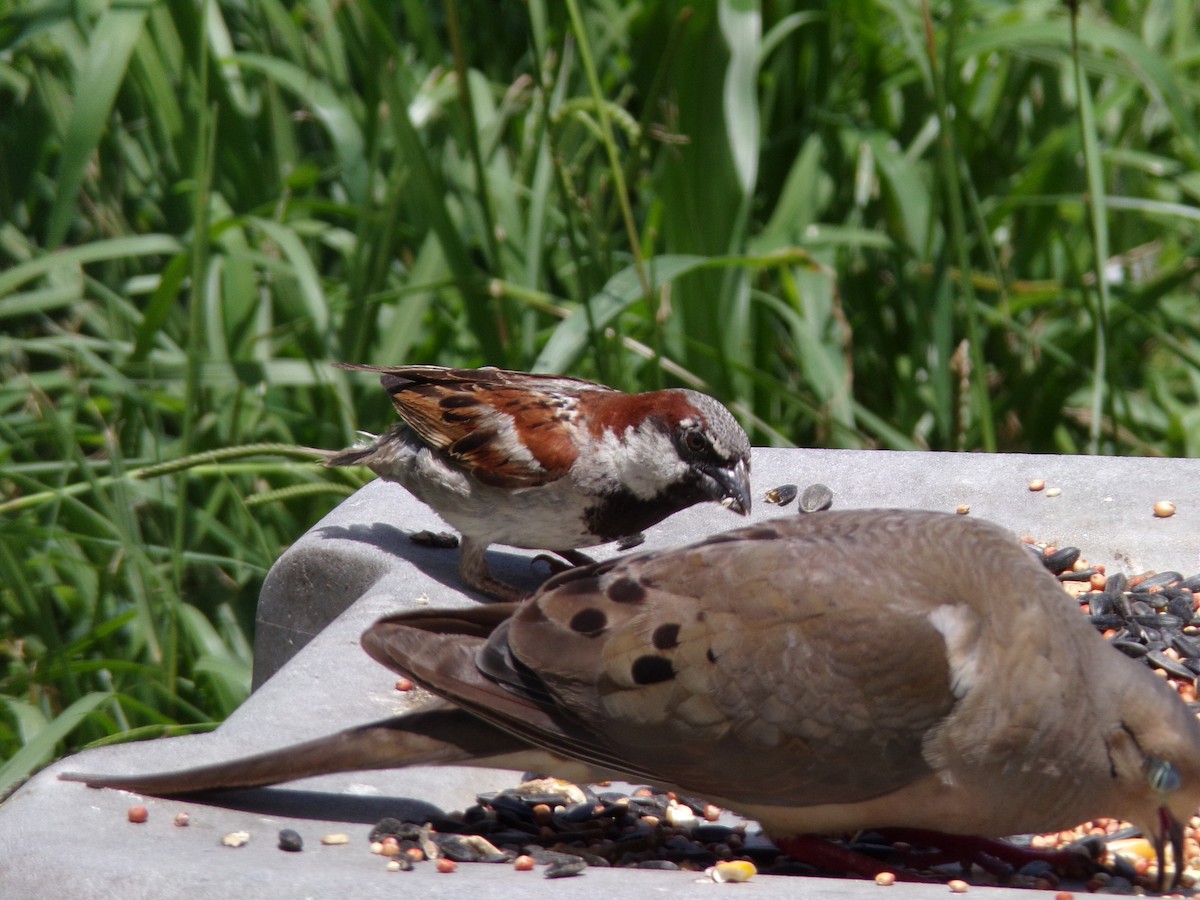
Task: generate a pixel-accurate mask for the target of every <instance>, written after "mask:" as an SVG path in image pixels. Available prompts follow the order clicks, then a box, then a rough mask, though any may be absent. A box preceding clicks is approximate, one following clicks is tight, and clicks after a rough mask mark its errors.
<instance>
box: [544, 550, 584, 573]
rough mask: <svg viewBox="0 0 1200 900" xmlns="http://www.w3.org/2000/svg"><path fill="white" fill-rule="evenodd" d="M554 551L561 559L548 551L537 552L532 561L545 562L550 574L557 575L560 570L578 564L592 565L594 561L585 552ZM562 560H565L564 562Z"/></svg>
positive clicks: (564, 570) (571, 567) (565, 569)
mask: <svg viewBox="0 0 1200 900" xmlns="http://www.w3.org/2000/svg"><path fill="white" fill-rule="evenodd" d="M554 553H555V555H557V556H560V557H562V559H555V558H554V557H553V556H551V555H550V554H549V553H539V554H538V555H537V556H535V557H534V558H533V562H535V563H545V564H546V568H548V569H549V570H550V574H551V575H558V574H559V573H561V572H566V571H567V570H568V569H574V568H578V567H579V566H590V565H594V564H595V562H596V561H595V560H594V559H592V558H591V557H590V556H588V555H587V554H586V553H580V552H579V551H578V550H555V551H554ZM563 560H566V561H565V562H564V561H563Z"/></svg>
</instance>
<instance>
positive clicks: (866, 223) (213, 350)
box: [0, 0, 1200, 789]
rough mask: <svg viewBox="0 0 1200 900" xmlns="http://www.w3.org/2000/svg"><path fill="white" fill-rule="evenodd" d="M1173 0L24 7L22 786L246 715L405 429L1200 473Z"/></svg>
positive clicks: (5, 611)
mask: <svg viewBox="0 0 1200 900" xmlns="http://www.w3.org/2000/svg"><path fill="white" fill-rule="evenodd" d="M1196 13H1197V8H1196V4H1195V3H1193V2H1185V0H1145V2H1141V3H1128V2H1114V3H1105V4H1100V3H1082V4H1080V5H1079V7H1078V9H1075V8H1074V7H1073V5H1070V4H1066V5H1064V4H1062V3H1058V2H1050V0H1027V2H1019V3H1007V2H1006V3H999V2H991V0H949V2H937V3H933V2H930V0H873V2H868V0H847V2H841V3H818V2H812V3H805V2H787V0H779V2H763V3H761V4H757V3H754V2H749V0H712V2H708V0H706V2H695V3H692V4H686V3H683V2H678V0H663V2H653V0H594V2H590V3H587V2H584V0H553V2H551V0H527V2H515V0H509V2H501V3H498V2H496V0H444V2H441V3H433V4H430V3H424V2H418V0H402V2H393V0H356V2H339V0H294V2H287V3H285V2H281V0H255V2H251V0H171V2H166V0H158V2H155V0H123V2H121V3H109V2H105V0H85V2H68V0H9V2H8V3H6V4H5V5H4V8H3V10H2V11H0V660H2V661H3V665H2V667H0V758H3V759H5V760H6V762H5V763H4V765H3V766H2V767H0V789H3V788H4V787H6V786H11V785H12V784H14V783H16V782H18V781H19V779H21V778H22V777H24V776H25V775H26V774H27V773H29V772H30V771H32V770H34V769H36V768H37V767H38V766H39V765H41V764H43V763H44V762H45V761H47V760H48V759H50V758H52V757H53V756H54V755H56V754H60V753H62V752H65V751H67V750H70V749H74V748H78V747H80V746H85V745H89V744H94V743H97V742H104V741H111V740H118V739H121V740H123V739H128V738H131V737H137V736H143V735H152V734H161V733H178V732H184V731H192V730H198V729H205V728H210V727H212V726H213V725H214V724H215V723H217V722H219V721H220V720H221V719H222V718H223V717H224V716H225V715H226V714H227V713H228V712H229V711H230V710H231V709H233V708H234V707H235V706H236V705H237V704H238V703H239V702H240V701H241V700H242V699H243V698H244V697H245V696H246V693H247V691H248V684H249V656H250V645H251V643H252V623H253V609H254V603H255V600H256V597H257V592H258V588H259V586H260V584H261V581H262V578H263V575H264V574H265V572H266V571H267V569H268V568H269V567H270V565H271V563H272V561H273V560H274V559H275V558H276V557H277V556H278V554H279V553H280V551H281V550H282V549H283V548H285V547H286V546H287V545H288V543H289V542H290V541H292V540H294V539H295V538H296V537H297V536H298V535H300V534H302V533H303V532H304V531H305V530H306V529H307V528H308V526H310V525H311V524H312V523H313V522H315V521H316V520H317V519H318V518H319V517H320V516H321V515H322V514H323V513H324V512H325V511H326V510H328V509H329V508H330V507H331V506H332V505H333V504H335V503H337V502H338V501H339V500H340V499H341V498H342V497H344V496H345V495H347V494H348V493H350V492H351V491H352V490H354V489H355V487H357V486H358V485H359V484H361V483H362V476H360V475H359V474H357V473H354V472H342V471H326V470H322V469H320V468H318V467H317V466H314V465H313V464H312V462H311V461H310V457H309V456H308V455H306V454H305V453H304V452H303V450H302V448H303V447H306V446H307V447H324V448H338V447H341V446H343V445H344V444H346V443H347V442H349V441H351V440H352V439H353V437H354V431H355V429H356V428H359V427H362V428H365V429H372V430H379V429H381V428H382V427H384V426H385V425H386V424H387V423H388V422H389V421H390V419H391V415H392V414H391V411H390V409H389V407H388V404H387V403H386V402H385V399H384V397H383V395H382V394H381V393H380V392H379V390H378V387H377V386H376V385H375V384H374V383H373V382H372V381H370V380H369V379H363V378H358V377H353V376H350V375H348V374H346V373H344V372H340V371H338V370H334V369H332V368H331V367H330V365H329V364H330V362H332V361H334V360H347V361H358V362H373V363H402V362H429V363H441V364H449V365H463V366H467V365H480V364H495V365H502V366H508V367H512V368H523V369H537V370H544V371H555V372H568V373H572V374H576V375H581V376H585V377H594V378H597V379H600V380H603V381H605V382H607V383H609V384H612V385H614V386H617V387H620V388H624V389H629V390H637V389H648V388H654V387H659V386H666V385H679V384H684V385H692V386H697V387H700V388H702V389H704V390H707V391H709V392H711V393H713V394H715V395H717V396H718V397H720V398H722V399H723V400H725V401H726V402H727V403H728V404H729V405H730V406H731V407H732V408H733V409H734V410H735V412H736V413H737V414H738V415H739V417H740V418H741V419H742V421H743V422H744V423H745V425H746V426H747V428H748V430H750V431H751V433H752V437H753V439H754V441H755V443H758V444H770V445H783V446H787V445H798V446H827V447H861V448H869V447H883V448H894V449H923V448H930V449H937V450H954V449H957V450H986V451H992V450H1013V451H1035V452H1059V453H1109V454H1139V455H1195V454H1196V453H1197V451H1198V449H1200V404H1198V403H1197V392H1198V390H1200V303H1198V302H1197V297H1196V287H1197V274H1196V265H1197V249H1198V244H1200V165H1198V164H1200V133H1198V131H1197V125H1196V123H1197V121H1198V120H1200V115H1198V109H1197V107H1198V106H1200V81H1198V79H1197V72H1198V69H1200V28H1197V21H1196V19H1197V16H1196Z"/></svg>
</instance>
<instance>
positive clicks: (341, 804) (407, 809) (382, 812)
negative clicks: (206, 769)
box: [180, 787, 450, 826]
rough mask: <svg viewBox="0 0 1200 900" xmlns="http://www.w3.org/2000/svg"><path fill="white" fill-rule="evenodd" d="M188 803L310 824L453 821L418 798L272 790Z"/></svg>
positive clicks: (216, 794)
mask: <svg viewBox="0 0 1200 900" xmlns="http://www.w3.org/2000/svg"><path fill="white" fill-rule="evenodd" d="M180 796H181V797H182V796H183V795H180ZM186 799H188V800H191V801H194V802H200V803H204V804H205V805H207V806H216V807H220V808H222V809H231V810H237V811H239V812H248V813H253V814H256V815H264V816H279V817H282V818H288V819H304V820H310V821H324V822H345V823H347V824H360V825H374V824H375V823H376V822H378V821H379V820H380V819H383V818H387V817H389V816H390V817H391V818H393V819H399V820H400V821H402V822H417V823H424V822H433V823H434V824H435V826H436V825H438V824H441V823H446V822H448V821H450V820H449V819H447V817H446V814H445V812H443V811H442V810H441V809H439V808H438V807H437V806H434V805H433V804H432V803H429V802H427V801H425V800H418V799H416V798H414V797H364V796H361V795H353V794H333V793H327V792H325V791H305V790H295V789H292V788H278V787H272V788H243V789H238V790H227V791H205V792H204V793H202V794H188V795H186Z"/></svg>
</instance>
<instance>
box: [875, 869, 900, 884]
mask: <svg viewBox="0 0 1200 900" xmlns="http://www.w3.org/2000/svg"><path fill="white" fill-rule="evenodd" d="M875 883H876V884H878V885H882V886H883V887H891V886H892V885H893V884H895V883H896V874H895V873H894V872H880V873H879V874H878V875H876V876H875Z"/></svg>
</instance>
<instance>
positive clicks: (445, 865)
mask: <svg viewBox="0 0 1200 900" xmlns="http://www.w3.org/2000/svg"><path fill="white" fill-rule="evenodd" d="M436 865H437V870H438V871H439V872H441V873H443V874H449V873H450V872H453V871H454V870H455V869H457V868H458V863H456V862H455V861H454V860H452V859H446V858H445V857H444V856H443V857H442V858H441V859H439V860H438V861H437V863H436Z"/></svg>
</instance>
